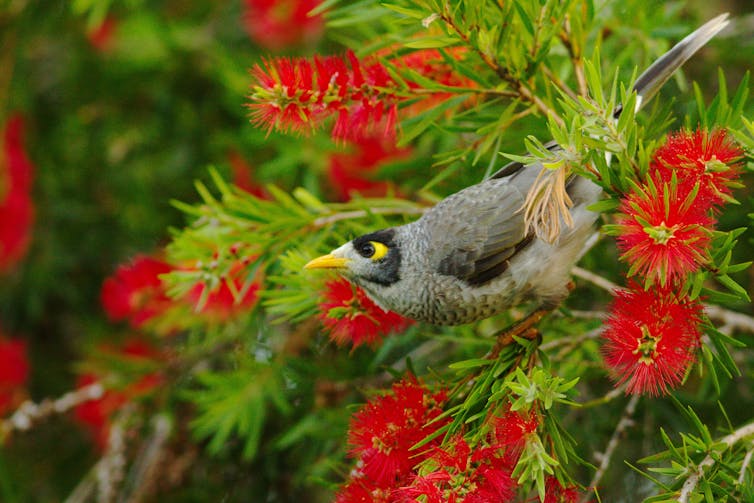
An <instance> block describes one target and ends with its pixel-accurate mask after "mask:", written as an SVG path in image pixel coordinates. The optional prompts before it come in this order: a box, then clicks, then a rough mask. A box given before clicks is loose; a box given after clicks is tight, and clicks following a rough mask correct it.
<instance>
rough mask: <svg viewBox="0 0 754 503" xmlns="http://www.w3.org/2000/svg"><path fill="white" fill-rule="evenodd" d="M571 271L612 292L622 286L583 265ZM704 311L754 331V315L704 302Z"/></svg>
mask: <svg viewBox="0 0 754 503" xmlns="http://www.w3.org/2000/svg"><path fill="white" fill-rule="evenodd" d="M571 272H572V273H573V275H574V276H576V277H577V278H581V279H583V280H586V281H589V282H590V283H592V284H594V285H596V286H598V287H600V288H602V289H603V290H606V291H608V292H610V293H615V291H616V290H618V289H620V287H619V286H618V285H617V284H615V283H613V282H612V281H610V280H608V279H606V278H603V277H602V276H599V275H597V274H594V273H593V272H591V271H587V270H586V269H582V268H581V267H574V268H573V269H572V270H571ZM704 311H705V313H707V316H709V317H710V319H712V320H716V321H720V322H722V323H723V324H724V325H727V326H728V327H730V328H733V329H739V330H744V331H746V332H750V333H754V317H751V316H749V315H746V314H743V313H739V312H737V311H731V310H729V309H724V308H722V307H720V306H716V305H714V304H704Z"/></svg>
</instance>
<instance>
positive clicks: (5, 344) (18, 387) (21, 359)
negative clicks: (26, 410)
mask: <svg viewBox="0 0 754 503" xmlns="http://www.w3.org/2000/svg"><path fill="white" fill-rule="evenodd" d="M28 379H29V359H28V356H27V354H26V341H24V340H22V339H10V338H7V337H4V336H2V335H0V415H2V414H5V413H6V412H8V411H9V410H11V409H12V408H14V407H15V406H16V405H18V403H19V402H20V393H19V392H21V391H22V390H23V388H24V387H25V386H26V381H27V380H28Z"/></svg>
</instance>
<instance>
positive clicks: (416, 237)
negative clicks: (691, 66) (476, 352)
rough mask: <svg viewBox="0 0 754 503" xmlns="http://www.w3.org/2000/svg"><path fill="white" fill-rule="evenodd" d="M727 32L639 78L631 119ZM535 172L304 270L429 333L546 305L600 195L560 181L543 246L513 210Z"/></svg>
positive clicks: (672, 53) (481, 187) (482, 186)
mask: <svg viewBox="0 0 754 503" xmlns="http://www.w3.org/2000/svg"><path fill="white" fill-rule="evenodd" d="M727 23H728V21H727V14H723V15H721V16H718V17H716V18H715V19H712V20H711V21H709V22H707V23H706V24H704V25H703V26H702V27H700V28H699V29H697V30H696V31H694V32H693V33H691V34H690V35H688V36H687V37H686V38H684V39H683V40H682V41H681V42H679V43H678V44H676V45H675V46H674V47H673V48H672V49H670V50H669V51H668V52H667V53H665V54H664V55H663V56H662V57H661V58H659V59H658V60H657V61H656V62H655V63H653V64H652V65H651V66H650V67H649V68H648V69H647V70H646V71H645V72H644V73H642V75H641V76H640V77H639V78H638V79H637V81H636V84H635V86H634V90H635V91H636V93H637V98H638V99H637V100H636V103H637V105H636V106H637V110H638V108H640V107H641V106H642V105H643V104H644V103H646V102H647V101H648V100H649V99H650V98H651V97H652V96H654V94H656V93H657V91H658V90H659V88H660V87H661V86H662V85H663V84H664V83H665V82H666V81H667V80H668V79H669V78H670V76H671V75H672V74H673V72H675V70H677V69H678V68H679V67H680V66H681V65H682V64H683V63H684V62H685V61H686V60H688V59H689V58H690V57H691V56H692V55H693V54H694V53H695V52H696V51H698V50H699V49H700V48H701V47H702V46H704V45H705V44H706V43H707V42H708V41H709V40H710V39H711V38H712V37H714V36H715V35H716V34H717V33H718V32H719V31H720V30H722V29H723V28H724V27H725V26H726V25H727ZM620 112H621V109H620V107H619V108H618V109H617V110H616V111H615V116H616V117H617V116H618V115H620ZM549 148H551V149H552V150H553V151H556V150H557V149H558V148H559V147H558V146H557V145H555V144H551V145H549ZM542 169H544V168H543V167H542V165H541V164H532V165H528V166H523V165H521V164H518V163H511V164H509V165H508V166H506V167H505V168H503V169H502V170H500V171H499V172H498V173H496V174H495V175H493V177H491V178H490V179H487V180H484V181H482V182H481V183H478V184H476V185H472V186H471V187H467V188H465V189H463V190H461V191H460V192H457V193H455V194H453V195H451V196H449V197H447V198H445V199H444V200H442V201H441V202H440V203H438V204H437V205H436V206H435V207H433V208H432V209H430V210H429V211H427V212H426V213H425V214H424V215H423V216H422V217H421V218H420V219H418V220H416V221H415V222H412V223H409V224H406V225H402V226H398V227H392V228H389V229H384V230H381V231H377V232H374V233H371V234H367V235H365V236H360V237H358V238H356V239H354V240H353V241H351V242H348V243H346V244H344V245H343V246H341V247H339V248H337V249H336V250H333V251H332V253H330V254H329V255H326V256H324V257H320V258H318V259H314V260H313V261H311V262H310V263H309V264H307V266H306V267H307V268H337V269H338V270H339V271H340V272H341V273H342V274H343V275H344V276H345V277H346V278H347V279H348V280H349V281H351V282H352V283H355V284H357V285H359V286H361V287H362V288H363V289H364V290H365V291H366V292H367V294H368V295H369V297H370V298H372V299H373V300H374V301H375V302H376V303H377V304H378V305H380V306H381V307H382V308H383V309H385V310H392V311H395V312H397V313H400V314H402V315H404V316H407V317H409V318H413V319H415V320H419V321H426V322H429V323H434V324H439V325H457V324H462V323H468V322H472V321H476V320H480V319H484V318H487V317H489V316H492V315H494V314H497V313H499V312H502V311H504V310H505V309H508V308H510V307H511V306H514V305H517V304H519V303H521V302H523V301H525V300H533V301H535V302H537V303H539V304H540V305H544V306H548V305H549V306H553V305H556V304H557V303H559V302H560V301H561V300H562V299H563V298H564V297H565V296H566V295H567V293H568V292H567V287H566V285H567V284H568V281H569V275H570V270H571V268H572V267H573V265H574V264H575V263H576V262H577V261H578V260H579V259H580V258H581V256H582V255H583V254H584V253H585V252H586V250H587V248H588V246H587V244H588V242H589V237H590V236H592V235H593V233H594V223H595V221H596V219H597V216H598V215H597V214H596V213H594V212H591V211H589V210H588V209H587V207H588V206H589V205H591V204H593V203H595V202H596V201H598V200H599V198H600V195H601V193H602V191H601V189H600V187H599V186H597V185H596V184H594V183H593V182H591V181H590V180H587V179H586V178H582V177H578V176H575V177H573V178H572V179H571V180H569V181H568V183H567V192H568V195H569V196H570V197H571V200H572V202H573V206H572V207H571V208H570V210H569V211H570V214H571V217H572V219H573V225H571V226H568V225H561V231H560V234H559V235H558V237H557V239H555V241H554V242H552V243H548V242H546V241H545V240H543V239H540V238H538V237H536V236H534V235H532V234H527V232H526V227H525V225H524V215H523V212H522V211H520V210H521V208H522V206H523V204H524V200H525V199H526V195H527V193H528V192H529V190H530V189H531V187H532V185H533V184H534V181H535V180H536V179H537V176H538V175H539V173H540V171H541V170H542Z"/></svg>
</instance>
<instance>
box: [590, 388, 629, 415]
mask: <svg viewBox="0 0 754 503" xmlns="http://www.w3.org/2000/svg"><path fill="white" fill-rule="evenodd" d="M627 386H628V385H627V384H625V383H624V384H622V385H620V386H618V387H617V388H613V389H612V390H610V391H609V392H608V393H606V394H605V396H602V397H600V398H595V399H594V400H589V401H588V402H584V403H582V404H581V408H582V409H588V408H590V407H596V406H598V405H604V404H606V403H609V402H612V401H613V400H615V399H616V398H618V397H619V396H622V395H623V394H624V393H625V392H626V387H627Z"/></svg>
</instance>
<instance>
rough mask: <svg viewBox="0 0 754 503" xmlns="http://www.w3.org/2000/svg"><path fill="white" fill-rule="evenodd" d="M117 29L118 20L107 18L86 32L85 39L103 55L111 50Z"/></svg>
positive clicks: (111, 17)
mask: <svg viewBox="0 0 754 503" xmlns="http://www.w3.org/2000/svg"><path fill="white" fill-rule="evenodd" d="M117 29H118V20H117V19H116V18H114V17H113V16H107V17H106V18H105V19H103V20H102V22H101V23H100V24H98V25H97V26H94V27H93V28H90V29H88V30H87V31H86V38H87V40H89V43H90V44H91V45H92V47H94V49H96V50H97V51H98V52H101V53H104V52H107V51H109V50H110V49H112V47H113V43H114V42H115V40H114V39H115V34H116V32H117Z"/></svg>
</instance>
